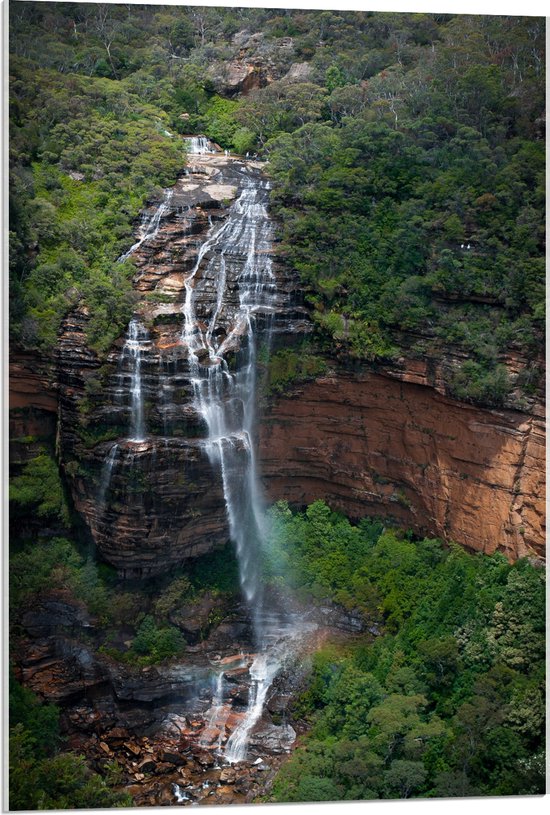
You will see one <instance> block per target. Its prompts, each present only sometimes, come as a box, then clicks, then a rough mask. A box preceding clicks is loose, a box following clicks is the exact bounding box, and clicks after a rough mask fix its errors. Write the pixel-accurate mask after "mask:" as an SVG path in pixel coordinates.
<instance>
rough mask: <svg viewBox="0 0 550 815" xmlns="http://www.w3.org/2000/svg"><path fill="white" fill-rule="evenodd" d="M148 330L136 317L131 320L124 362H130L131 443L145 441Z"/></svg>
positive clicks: (123, 356) (124, 350)
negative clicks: (143, 357)
mask: <svg viewBox="0 0 550 815" xmlns="http://www.w3.org/2000/svg"><path fill="white" fill-rule="evenodd" d="M148 341H149V335H148V333H147V329H146V328H145V326H143V325H142V324H141V323H140V322H139V320H137V319H136V318H135V317H134V318H133V319H132V320H130V325H129V326H128V333H127V336H126V342H125V343H124V348H123V350H122V360H123V361H124V360H126V359H128V360H129V361H130V366H131V368H130V436H129V439H130V441H135V442H141V441H144V440H145V416H144V407H143V388H142V377H141V353H142V346H143V345H144V344H145V343H148Z"/></svg>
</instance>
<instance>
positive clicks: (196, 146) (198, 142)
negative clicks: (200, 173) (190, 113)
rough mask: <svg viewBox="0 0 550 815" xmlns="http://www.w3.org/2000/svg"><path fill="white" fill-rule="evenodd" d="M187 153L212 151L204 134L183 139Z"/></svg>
mask: <svg viewBox="0 0 550 815" xmlns="http://www.w3.org/2000/svg"><path fill="white" fill-rule="evenodd" d="M185 141H186V143H187V149H188V152H189V153H193V154H194V155H205V154H207V153H212V152H214V151H213V150H211V149H210V142H209V141H208V139H207V138H206V136H187V137H186V139H185Z"/></svg>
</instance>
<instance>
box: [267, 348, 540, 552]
mask: <svg viewBox="0 0 550 815" xmlns="http://www.w3.org/2000/svg"><path fill="white" fill-rule="evenodd" d="M434 386H435V387H437V382H435V381H433V377H432V376H429V375H428V369H427V366H426V364H425V363H424V365H422V364H421V363H419V362H418V361H414V360H408V361H407V360H402V361H401V365H400V367H399V369H386V370H381V371H379V372H374V371H362V372H356V373H350V372H349V371H348V372H346V371H344V370H340V369H338V367H337V366H336V367H335V369H334V372H333V373H332V374H331V375H328V376H324V377H322V378H319V379H317V380H316V381H314V382H310V383H308V384H305V385H303V386H300V387H297V388H295V389H294V390H293V392H292V393H289V394H287V395H286V396H284V397H281V398H277V399H274V400H272V401H271V403H270V405H269V406H268V409H267V411H266V415H265V420H264V423H263V425H262V433H261V439H260V456H261V470H262V473H263V479H264V483H265V487H266V490H267V493H268V495H269V497H270V498H271V499H273V500H277V499H286V500H288V501H289V502H291V503H292V504H295V505H298V506H301V505H304V504H308V503H310V502H311V501H314V500H316V499H318V498H322V499H324V500H326V501H327V502H328V503H329V504H330V505H331V506H333V507H334V508H337V509H340V510H341V511H343V512H345V513H346V514H347V515H349V516H350V517H352V518H360V517H362V516H364V515H377V516H379V517H381V518H385V519H389V520H390V521H393V522H395V523H397V524H399V526H402V527H406V528H411V529H413V530H415V531H416V532H418V533H423V534H429V535H436V536H438V537H441V538H443V539H444V540H448V541H449V540H453V541H456V542H457V543H460V544H462V545H464V546H466V547H468V548H470V549H473V550H477V551H482V552H487V553H491V552H494V551H495V550H497V549H498V550H501V551H503V552H504V553H505V554H506V555H507V556H508V557H509V558H510V559H512V560H515V559H516V558H518V557H523V556H531V555H536V556H543V554H544V547H545V538H544V509H545V504H544V472H545V468H544V460H545V435H544V412H543V411H542V409H541V407H540V406H539V407H538V408H537V407H536V406H535V407H534V408H533V410H532V412H531V413H529V414H527V413H521V412H519V411H512V410H485V409H482V408H478V407H474V406H472V405H467V404H464V403H462V402H457V401H455V400H453V399H450V398H448V397H447V396H445V395H444V394H442V393H440V392H438V391H437V390H436V389H435V387H434Z"/></svg>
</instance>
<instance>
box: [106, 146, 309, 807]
mask: <svg viewBox="0 0 550 815" xmlns="http://www.w3.org/2000/svg"><path fill="white" fill-rule="evenodd" d="M188 147H189V153H191V154H193V153H195V160H196V161H197V162H201V163H208V161H210V160H212V159H211V157H210V155H209V154H210V153H213V152H214V151H213V150H212V148H211V145H210V143H209V142H208V141H207V140H206V139H205V137H193V138H192V139H188ZM190 166H191V172H193V171H194V167H195V165H193V164H192V163H191V162H190ZM234 168H235V173H236V174H237V175H238V179H239V189H238V193H237V197H236V199H235V201H234V202H233V203H232V205H231V206H230V207H229V208H228V210H227V211H226V215H225V217H224V218H218V219H216V220H215V221H213V220H212V219H211V218H209V229H208V232H207V235H206V237H205V239H204V240H203V242H202V244H201V245H200V246H199V247H198V251H197V256H196V259H195V262H194V265H193V267H192V268H191V271H190V272H189V273H188V274H187V275H186V277H185V279H184V290H183V303H182V317H183V320H182V329H181V335H180V343H181V346H182V348H183V349H185V353H186V354H187V360H188V368H189V381H190V383H191V386H192V401H193V407H194V409H195V411H196V413H197V414H198V415H199V416H200V417H201V418H202V420H203V422H204V426H205V428H206V430H207V433H206V437H205V438H204V439H203V440H202V442H201V444H202V447H203V449H204V452H205V454H206V455H207V457H208V459H209V461H210V464H211V466H212V468H213V469H214V471H216V472H218V474H219V478H220V480H221V485H222V488H223V495H224V499H225V508H226V515H227V521H228V527H229V535H230V539H231V541H232V543H233V545H234V547H235V552H236V556H237V561H238V567H239V579H240V586H241V591H242V596H243V599H244V602H245V604H246V607H247V609H248V614H249V619H250V622H251V627H252V641H251V643H250V645H251V653H249V654H248V655H247V656H246V657H245V656H243V657H242V663H239V664H241V666H242V670H244V671H245V672H247V681H248V697H247V699H246V701H245V702H244V703H241V704H240V705H238V706H237V708H238V709H237V710H236V711H235V708H234V703H233V697H232V696H231V693H230V688H229V681H228V680H227V679H226V675H227V666H225V669H224V666H223V665H222V664H219V665H218V664H215V663H212V665H211V668H212V673H211V676H212V684H211V690H210V694H211V696H210V700H211V701H210V706H209V707H208V708H207V710H206V712H205V713H204V729H203V731H202V734H201V735H199V736H198V737H197V742H196V743H197V747H198V748H202V749H207V750H210V751H212V752H213V753H214V754H215V755H217V756H218V757H219V759H220V760H221V761H222V762H226V763H230V764H237V763H240V762H243V761H246V759H247V758H248V755H249V745H250V739H251V737H252V735H253V733H254V729H255V727H256V726H257V725H258V724H259V722H260V721H261V719H262V716H263V714H264V711H265V703H266V698H267V696H268V693H269V690H270V688H271V686H272V684H273V682H274V680H275V678H276V677H277V676H278V675H279V674H280V673H281V671H282V670H283V668H284V667H285V666H290V665H291V664H292V661H293V660H296V659H297V657H298V654H299V652H300V644H301V642H302V641H303V639H304V637H306V636H307V635H308V634H309V633H310V632H311V630H312V628H314V626H312V624H306V623H305V622H304V621H303V619H302V618H301V617H300V616H299V615H296V614H290V613H288V612H286V611H284V610H282V609H281V608H277V607H275V604H274V603H273V602H272V600H271V598H270V596H269V593H268V592H266V591H265V590H264V586H263V580H262V560H263V556H264V553H265V547H266V545H267V542H268V539H269V528H268V525H267V517H266V511H265V510H266V507H265V505H264V501H263V498H262V493H261V489H260V486H259V476H258V465H257V456H256V424H257V415H256V412H257V397H256V367H257V355H258V349H259V347H260V346H261V347H262V350H263V351H264V352H265V353H269V349H270V347H271V340H272V329H273V319H274V316H275V314H276V310H277V298H278V297H280V293H279V292H278V289H277V281H276V278H275V275H274V272H273V268H272V259H271V249H272V240H273V226H272V223H271V220H270V218H269V214H268V211H267V204H268V197H269V183H268V181H267V180H266V179H265V178H264V177H262V176H261V175H260V174H259V173H258V172H257V171H254V170H253V169H252V168H251V169H249V168H248V167H247V165H246V163H245V162H241V161H238V162H235V165H234ZM201 169H202V168H200V169H199V171H201ZM171 200H172V191H171V190H167V191H165V195H164V199H163V201H162V202H161V203H160V205H159V206H158V208H157V209H156V211H155V212H153V214H152V215H151V214H150V213H149V214H148V216H147V218H145V219H144V220H143V221H142V224H141V227H140V232H139V237H138V240H137V241H136V242H135V243H134V245H133V246H132V247H131V248H130V249H129V250H128V251H127V252H126V253H125V254H124V255H122V256H121V258H120V260H124V259H126V258H127V257H129V256H130V255H131V254H132V253H133V252H135V251H136V250H137V249H139V247H140V246H141V245H142V244H143V243H145V242H147V241H149V240H153V239H154V238H156V237H157V235H158V233H159V230H160V229H161V224H162V221H163V219H165V218H166V217H167V216H168V214H169V212H170V203H171ZM204 281H206V284H205V283H204ZM235 284H236V285H235ZM201 285H202V286H203V288H204V286H205V285H206V286H207V288H206V291H208V295H209V296H210V297H211V302H210V303H209V304H208V305H209V311H208V312H207V314H206V315H205V314H204V313H201V314H200V317H199V316H198V315H197V313H196V297H197V288H198V287H200V286H201ZM208 286H210V288H208ZM201 296H202V298H203V304H204V291H202V293H201ZM222 322H223V330H221V329H220V328H219V324H220V323H222ZM150 346H151V339H150V337H149V334H148V332H147V329H146V328H145V326H144V325H143V323H142V322H141V319H140V317H139V315H138V314H135V315H134V317H133V319H132V321H131V322H130V324H129V327H128V330H127V333H126V337H125V342H124V346H123V349H122V354H121V357H120V365H119V374H118V376H119V385H120V391H121V394H122V397H123V398H125V399H127V397H126V394H129V399H127V401H126V404H127V408H126V409H127V411H128V414H127V415H128V435H127V439H126V441H127V442H130V443H132V444H139V443H141V442H143V441H144V440H145V439H146V438H149V435H148V429H147V427H146V419H145V411H144V388H143V383H142V354H143V353H144V352H145V351H147V350H148V349H149V348H150ZM160 398H161V399H162V394H161V395H160ZM119 455H120V444H119V443H118V442H117V443H115V444H113V445H112V446H111V448H110V450H109V451H108V453H107V455H106V459H105V462H104V465H103V469H102V472H101V478H100V481H101V483H100V495H99V497H100V504H101V505H105V503H106V496H107V494H108V488H109V481H110V479H111V477H112V473H113V469H114V468H115V466H117V461H118V457H119ZM229 673H231V672H230V671H229ZM232 712H233V715H232ZM256 755H257V753H256ZM179 795H180V793H179V792H178V793H177V796H179ZM181 796H182V797H181V798H179V799H178V800H181V801H182V802H183V801H186V800H189V799H188V798H187V797H186V795H185V794H184V793H181Z"/></svg>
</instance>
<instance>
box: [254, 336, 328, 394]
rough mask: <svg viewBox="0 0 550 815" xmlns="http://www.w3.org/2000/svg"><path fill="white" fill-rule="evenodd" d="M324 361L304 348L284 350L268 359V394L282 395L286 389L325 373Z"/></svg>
mask: <svg viewBox="0 0 550 815" xmlns="http://www.w3.org/2000/svg"><path fill="white" fill-rule="evenodd" d="M326 370H327V365H326V362H325V361H324V359H322V357H319V356H315V355H314V354H313V353H311V351H310V350H309V349H308V348H307V347H305V348H301V349H298V350H292V349H288V348H285V349H283V350H282V351H277V352H276V353H274V354H272V355H271V356H270V357H269V358H268V363H267V389H268V391H269V392H270V393H283V392H284V391H285V390H286V389H287V388H288V387H291V386H292V385H296V384H298V383H300V382H303V381H305V380H307V379H314V378H315V377H316V376H321V375H322V374H324V373H326Z"/></svg>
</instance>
